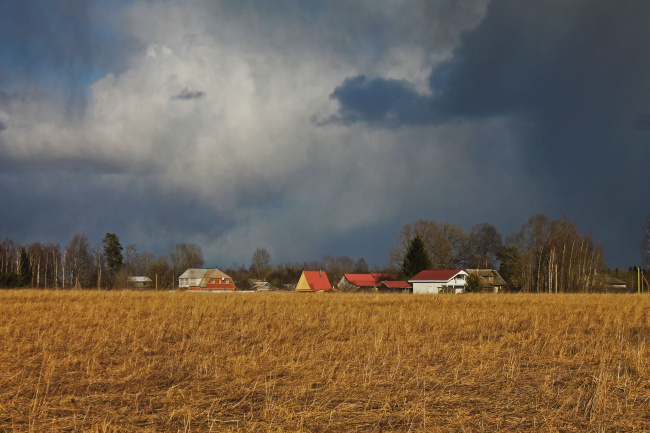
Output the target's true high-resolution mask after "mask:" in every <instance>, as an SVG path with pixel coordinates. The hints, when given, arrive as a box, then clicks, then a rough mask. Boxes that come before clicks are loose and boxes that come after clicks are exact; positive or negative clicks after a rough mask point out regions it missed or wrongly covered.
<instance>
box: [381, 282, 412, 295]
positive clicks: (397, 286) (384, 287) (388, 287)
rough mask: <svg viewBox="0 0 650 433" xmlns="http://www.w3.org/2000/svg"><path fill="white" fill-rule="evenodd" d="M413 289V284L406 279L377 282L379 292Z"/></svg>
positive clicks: (398, 291)
mask: <svg viewBox="0 0 650 433" xmlns="http://www.w3.org/2000/svg"><path fill="white" fill-rule="evenodd" d="M411 289H412V287H411V285H410V284H409V283H407V282H406V281H382V282H381V283H379V284H377V291H378V292H379V293H401V292H410V291H411Z"/></svg>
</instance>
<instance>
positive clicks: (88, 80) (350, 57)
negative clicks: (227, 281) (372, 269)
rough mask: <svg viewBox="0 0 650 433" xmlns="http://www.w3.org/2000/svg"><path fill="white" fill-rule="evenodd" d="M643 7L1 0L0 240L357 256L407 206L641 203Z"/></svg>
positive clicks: (612, 226) (643, 206)
mask: <svg viewBox="0 0 650 433" xmlns="http://www.w3.org/2000/svg"><path fill="white" fill-rule="evenodd" d="M648 22H650V2H648V1H646V0H629V1H625V2H621V1H617V0H571V1H566V0H546V1H543V2H532V1H511V0H385V1H381V2H378V1H375V0H355V1H347V0H346V1H343V0H330V1H325V0H310V1H300V0H147V1H143V0H141V1H129V0H119V1H113V0H6V1H3V2H1V3H0V203H1V206H0V237H1V238H2V239H4V238H5V237H9V238H10V239H12V240H14V241H16V242H20V243H29V242H34V241H40V242H54V243H60V244H61V245H65V244H66V243H67V242H68V241H69V240H70V238H71V237H72V236H73V235H74V234H75V233H85V234H86V235H87V236H88V238H89V239H90V241H91V243H99V242H100V240H101V238H102V237H103V236H104V234H105V233H107V232H111V233H116V234H117V235H118V236H119V238H120V241H121V242H122V244H123V245H128V244H136V245H137V246H138V250H139V251H151V252H154V253H155V254H161V253H165V252H167V250H168V247H169V245H170V244H172V243H178V242H190V243H196V244H198V245H200V246H201V247H202V249H203V253H204V256H205V259H206V265H209V266H222V267H225V266H229V265H230V264H232V263H244V264H249V263H250V258H251V256H252V253H253V251H254V250H255V249H256V248H262V247H263V248H267V249H268V250H269V252H270V253H271V256H272V259H273V262H274V263H283V262H302V261H309V260H314V259H320V258H321V257H322V256H323V255H325V254H330V255H349V256H351V257H353V258H360V257H364V258H365V259H366V260H367V261H368V262H369V263H372V264H375V265H378V266H381V265H383V264H385V263H386V262H387V261H388V257H387V256H388V252H389V249H390V246H391V244H392V243H393V242H394V241H395V239H396V236H395V234H396V232H397V231H398V230H399V229H400V228H401V227H402V226H403V225H404V224H406V223H409V222H414V221H416V220H418V219H431V220H435V221H440V222H450V223H453V224H458V225H460V226H461V227H462V228H463V229H464V230H469V229H470V228H471V227H472V226H473V225H475V224H479V223H483V222H489V223H491V224H493V225H494V226H495V227H496V228H497V229H498V230H499V231H500V232H501V233H502V235H503V236H504V237H507V236H509V235H511V234H514V233H516V232H517V231H519V230H520V228H521V225H522V224H524V223H525V222H526V221H527V220H528V218H530V217H531V216H533V215H535V214H537V213H544V214H547V215H549V216H550V217H551V218H559V217H560V216H562V215H566V216H568V217H569V218H570V219H572V220H573V221H575V222H576V223H577V224H578V228H579V230H580V231H581V232H583V233H591V234H592V235H593V237H594V238H595V239H596V240H597V241H599V242H601V243H602V244H603V247H604V252H605V258H606V260H607V263H608V264H609V265H610V266H611V267H625V268H627V267H629V266H633V265H637V264H640V262H641V256H640V244H641V241H642V238H643V225H644V223H645V221H646V218H647V217H648V215H649V214H650V200H649V197H650V170H648V167H649V164H650V26H648V25H647V23H648Z"/></svg>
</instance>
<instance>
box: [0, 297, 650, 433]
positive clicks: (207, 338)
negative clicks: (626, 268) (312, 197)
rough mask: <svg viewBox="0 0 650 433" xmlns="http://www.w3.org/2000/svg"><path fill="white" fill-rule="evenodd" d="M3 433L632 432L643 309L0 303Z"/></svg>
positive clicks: (598, 300)
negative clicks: (84, 432) (13, 432)
mask: <svg viewBox="0 0 650 433" xmlns="http://www.w3.org/2000/svg"><path fill="white" fill-rule="evenodd" d="M0 312H1V314H0V341H2V348H1V349H0V431H62V430H68V431H70V430H74V431H90V432H117V431H141V432H147V431H152V432H153V431H182V432H189V431H331V432H335V431H351V430H358V431H441V432H445V431H494V430H504V431H522V430H528V431H536V430H545V431H610V430H611V431H633V430H637V431H642V430H649V429H650V411H649V410H648V407H649V406H650V372H649V370H648V366H649V365H648V363H649V351H648V345H649V342H650V318H649V315H648V313H649V312H650V298H648V297H642V296H620V295H619V296H616V295H559V296H553V295H507V296H490V295H469V296H437V297H428V296H406V295H344V294H297V293H256V294H224V295H209V294H188V293H147V292H129V291H122V292H81V291H65V292H56V291H3V292H0Z"/></svg>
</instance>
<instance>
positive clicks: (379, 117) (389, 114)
mask: <svg viewBox="0 0 650 433" xmlns="http://www.w3.org/2000/svg"><path fill="white" fill-rule="evenodd" d="M330 98H332V99H336V100H338V101H339V102H340V104H341V112H340V115H338V116H333V117H332V118H331V119H330V121H332V122H342V123H346V124H349V123H353V122H357V121H367V122H371V123H379V124H383V125H385V126H400V125H404V124H409V125H413V124H426V123H430V122H431V113H432V111H433V105H432V101H431V100H430V98H428V97H426V96H422V95H420V94H418V92H417V91H416V90H415V89H414V88H413V86H411V85H410V84H409V83H408V82H407V81H405V80H387V79H380V78H375V79H370V80H369V79H367V78H366V77H365V76H363V75H361V76H358V77H353V78H348V79H346V80H345V81H344V82H343V84H341V85H340V86H338V87H337V88H336V89H334V92H332V94H331V95H330Z"/></svg>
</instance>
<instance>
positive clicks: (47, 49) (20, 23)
mask: <svg viewBox="0 0 650 433" xmlns="http://www.w3.org/2000/svg"><path fill="white" fill-rule="evenodd" d="M0 17H1V18H0V23H1V24H2V25H0V40H2V41H3V42H2V43H0V55H2V57H3V59H4V60H5V61H11V62H12V63H11V69H9V68H4V69H3V72H4V74H11V75H12V77H11V78H13V79H18V78H22V79H32V78H33V77H34V76H35V75H41V76H42V75H49V74H51V73H52V71H53V70H59V69H64V70H65V72H66V74H68V73H70V72H73V73H74V72H75V71H77V72H78V73H81V70H82V69H83V68H84V67H85V66H86V65H88V64H89V63H90V62H91V60H92V55H91V53H92V47H91V37H90V29H89V20H88V1H87V0H29V1H22V0H9V1H5V2H2V3H0ZM60 78H63V77H60ZM75 78H77V77H75V76H74V75H73V76H71V77H69V79H70V80H73V79H75Z"/></svg>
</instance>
